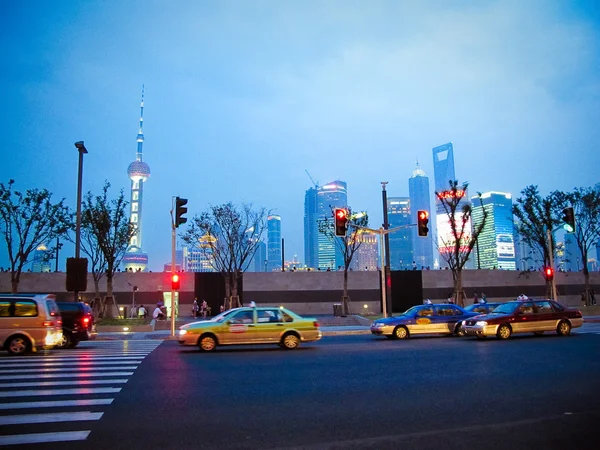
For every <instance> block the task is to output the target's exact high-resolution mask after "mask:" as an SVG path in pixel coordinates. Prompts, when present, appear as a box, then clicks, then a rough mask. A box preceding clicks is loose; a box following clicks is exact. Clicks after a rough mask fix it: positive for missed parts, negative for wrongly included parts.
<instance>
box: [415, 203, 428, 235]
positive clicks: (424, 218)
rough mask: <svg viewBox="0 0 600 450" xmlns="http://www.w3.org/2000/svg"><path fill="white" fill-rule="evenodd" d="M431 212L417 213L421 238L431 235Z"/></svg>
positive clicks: (420, 211)
mask: <svg viewBox="0 0 600 450" xmlns="http://www.w3.org/2000/svg"><path fill="white" fill-rule="evenodd" d="M428 224H429V211H425V210H423V209H420V210H418V211H417V231H418V235H419V236H427V235H428V234H429V226H428Z"/></svg>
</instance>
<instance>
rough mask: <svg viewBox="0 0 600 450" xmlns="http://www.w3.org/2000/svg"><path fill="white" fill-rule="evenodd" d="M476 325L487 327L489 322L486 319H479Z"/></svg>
mask: <svg viewBox="0 0 600 450" xmlns="http://www.w3.org/2000/svg"><path fill="white" fill-rule="evenodd" d="M475 325H477V326H480V327H485V326H486V325H487V322H486V321H485V320H479V321H477V322H475Z"/></svg>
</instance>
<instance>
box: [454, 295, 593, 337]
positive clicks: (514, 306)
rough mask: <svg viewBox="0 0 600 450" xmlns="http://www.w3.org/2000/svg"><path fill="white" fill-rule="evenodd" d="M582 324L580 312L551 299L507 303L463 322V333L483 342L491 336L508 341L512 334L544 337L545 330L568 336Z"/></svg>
mask: <svg viewBox="0 0 600 450" xmlns="http://www.w3.org/2000/svg"><path fill="white" fill-rule="evenodd" d="M581 325H583V317H582V315H581V311H578V310H576V309H571V308H567V307H566V306H563V305H561V304H560V303H558V302H555V301H552V300H533V299H526V300H516V301H511V302H506V303H504V304H501V305H499V306H498V307H497V308H496V309H494V310H493V311H492V312H491V313H489V314H484V315H481V316H476V317H472V318H469V319H467V320H464V321H463V322H462V330H463V331H464V333H465V334H466V335H467V336H477V337H478V338H480V339H485V338H486V337H488V336H496V337H497V338H498V339H508V338H509V337H510V336H511V335H512V334H513V333H534V334H543V333H544V332H545V331H556V332H557V333H558V334H560V335H561V336H567V335H569V334H570V333H571V329H572V328H577V327H580V326H581Z"/></svg>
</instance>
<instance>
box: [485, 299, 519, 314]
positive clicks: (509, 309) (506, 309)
mask: <svg viewBox="0 0 600 450" xmlns="http://www.w3.org/2000/svg"><path fill="white" fill-rule="evenodd" d="M518 307H519V303H518V302H508V303H504V304H502V305H498V306H497V307H496V308H495V309H494V310H493V311H492V312H491V313H490V314H512V313H513V312H515V309H517V308H518Z"/></svg>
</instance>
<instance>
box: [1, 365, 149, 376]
mask: <svg viewBox="0 0 600 450" xmlns="http://www.w3.org/2000/svg"><path fill="white" fill-rule="evenodd" d="M117 368H118V369H121V370H135V369H137V368H138V366H123V367H81V368H79V370H81V371H83V370H85V371H88V372H90V371H92V370H94V371H95V370H115V369H117ZM40 372H41V373H46V372H61V373H64V372H65V369H61V368H59V367H56V368H48V369H44V368H43V367H40V368H38V369H24V370H19V369H11V370H0V374H5V373H40ZM90 373H93V372H90Z"/></svg>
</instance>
